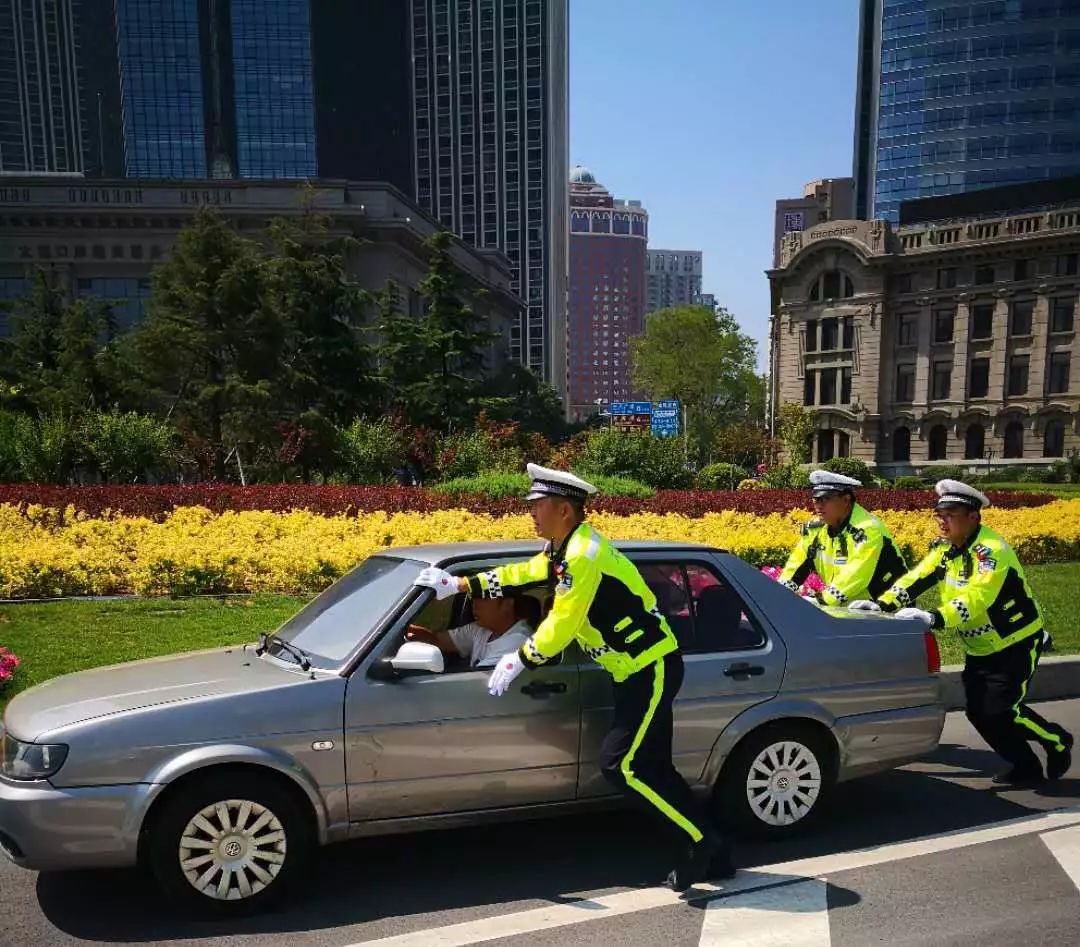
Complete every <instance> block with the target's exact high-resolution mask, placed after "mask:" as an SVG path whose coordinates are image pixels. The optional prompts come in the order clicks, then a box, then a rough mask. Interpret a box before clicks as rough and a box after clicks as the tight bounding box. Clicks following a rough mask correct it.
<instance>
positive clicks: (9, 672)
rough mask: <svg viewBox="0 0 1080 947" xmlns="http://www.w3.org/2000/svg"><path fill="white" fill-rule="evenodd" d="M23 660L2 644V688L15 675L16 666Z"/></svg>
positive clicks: (0, 648)
mask: <svg viewBox="0 0 1080 947" xmlns="http://www.w3.org/2000/svg"><path fill="white" fill-rule="evenodd" d="M20 664H22V662H21V661H20V660H19V659H18V658H17V657H16V656H15V655H14V654H12V653H11V652H10V651H9V650H8V649H7V648H5V647H4V646H3V645H0V688H3V686H4V685H5V684H6V683H7V682H8V681H10V680H11V678H12V677H13V676H14V675H15V668H17V667H18V666H19V665H20Z"/></svg>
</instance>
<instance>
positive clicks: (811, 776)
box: [714, 722, 836, 839]
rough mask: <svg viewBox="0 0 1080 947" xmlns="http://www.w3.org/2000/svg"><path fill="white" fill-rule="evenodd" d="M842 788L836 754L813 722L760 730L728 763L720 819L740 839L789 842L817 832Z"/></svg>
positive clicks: (719, 789) (719, 790) (722, 776)
mask: <svg viewBox="0 0 1080 947" xmlns="http://www.w3.org/2000/svg"><path fill="white" fill-rule="evenodd" d="M835 784H836V751H835V747H834V746H833V744H832V742H831V738H830V737H829V736H828V734H826V733H824V732H823V731H821V730H820V729H818V728H816V727H814V726H813V725H810V724H805V723H799V722H791V723H774V724H769V725H768V726H765V727H762V728H760V729H759V730H755V731H753V732H752V733H750V734H749V735H748V736H746V737H744V738H743V740H742V741H741V742H740V743H739V744H738V745H737V746H736V747H735V750H734V752H733V753H732V754H731V756H730V757H729V758H728V760H727V762H726V763H725V764H724V768H723V770H722V771H721V774H720V781H719V784H718V786H717V791H716V793H715V796H714V800H715V806H716V816H717V819H718V820H719V821H720V822H721V823H723V824H724V825H725V826H727V827H728V828H730V829H731V830H733V831H735V832H736V833H738V834H739V835H743V836H749V837H752V838H760V839H785V838H791V837H793V836H795V835H798V834H799V833H801V832H805V831H806V830H807V829H809V828H811V827H812V826H813V825H814V823H815V822H816V821H817V820H818V819H819V818H820V817H821V814H822V812H823V811H824V810H825V808H826V807H827V805H828V802H829V799H830V797H831V795H832V789H833V786H834V785H835Z"/></svg>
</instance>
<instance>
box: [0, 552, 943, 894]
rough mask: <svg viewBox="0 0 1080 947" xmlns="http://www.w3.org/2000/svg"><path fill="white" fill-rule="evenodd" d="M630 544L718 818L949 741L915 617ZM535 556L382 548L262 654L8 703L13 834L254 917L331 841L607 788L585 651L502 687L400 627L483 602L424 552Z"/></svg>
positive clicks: (596, 799) (573, 804) (117, 675)
mask: <svg viewBox="0 0 1080 947" xmlns="http://www.w3.org/2000/svg"><path fill="white" fill-rule="evenodd" d="M618 545H619V548H621V549H622V551H623V552H624V553H625V554H626V555H627V556H629V557H630V558H631V559H632V560H633V561H634V562H635V563H636V564H637V566H638V568H639V569H640V570H641V572H642V574H643V575H644V576H645V579H646V581H647V582H648V584H649V587H650V588H651V589H652V591H653V593H654V594H655V596H656V599H657V607H659V608H660V609H661V610H662V611H663V612H664V614H665V615H666V616H667V619H668V621H669V622H670V623H671V625H672V628H673V630H674V631H675V633H676V634H677V635H678V637H679V640H680V642H681V644H682V648H683V651H684V653H685V655H686V659H685V662H686V676H685V682H684V683H683V686H682V690H681V691H680V693H679V698H678V701H677V703H676V708H675V750H674V754H675V762H676V765H677V766H678V768H679V769H680V771H681V772H682V773H683V775H684V776H685V777H686V779H687V780H688V781H689V782H690V783H691V785H692V786H694V787H695V789H696V790H698V791H699V792H700V793H701V794H702V795H703V796H706V797H708V799H709V800H710V801H711V802H712V804H713V806H714V809H715V812H716V815H717V817H718V818H720V819H722V820H724V821H726V822H727V823H729V824H730V825H732V826H733V827H737V828H740V829H742V830H746V831H750V832H754V833H757V834H760V835H766V836H776V837H783V836H785V835H787V834H789V833H792V832H795V831H798V830H801V829H803V828H805V827H806V826H808V825H810V824H811V823H812V822H813V821H814V820H815V819H816V818H817V817H818V816H819V815H821V814H822V810H823V809H824V808H825V805H826V803H827V801H828V798H829V794H830V791H831V790H832V788H833V786H834V785H835V784H836V783H837V782H838V781H841V780H848V779H853V778H855V777H858V776H863V775H867V774H870V773H876V772H879V771H882V770H886V769H889V768H891V767H895V766H898V765H901V764H903V763H906V762H909V761H911V760H914V759H916V758H917V757H920V756H923V755H924V754H926V753H929V752H931V751H932V750H934V749H935V747H936V746H937V742H938V739H939V737H940V735H941V728H942V725H943V722H944V708H943V706H942V703H941V699H940V694H939V682H938V676H937V671H938V658H937V650H936V646H935V645H934V642H933V638H932V637H930V636H929V635H928V634H927V633H926V632H925V630H924V629H923V627H922V626H921V625H920V624H919V623H917V622H911V621H899V620H896V619H891V618H886V617H882V616H877V615H869V614H859V615H855V614H851V613H846V612H829V611H827V610H822V609H819V608H817V607H816V606H815V605H813V604H811V603H808V602H806V601H804V600H802V599H800V598H799V597H797V596H795V595H792V594H791V593H790V592H789V591H787V590H786V589H784V588H782V587H780V586H778V585H777V584H776V583H774V582H773V581H772V580H771V579H769V578H768V577H767V576H765V575H763V574H762V573H761V572H759V571H758V570H757V569H755V568H754V567H753V566H750V565H748V564H747V563H745V562H743V561H742V560H740V559H738V558H737V557H735V556H732V555H729V554H726V553H723V552H721V551H719V550H716V549H712V548H708V547H703V546H695V545H689V544H681V543H660V542H626V543H620V544H618ZM537 550H538V546H537V544H535V543H528V542H519V543H462V544H448V545H441V546H436V545H431V546H418V547H411V548H397V549H388V550H386V551H385V552H384V553H382V554H380V555H377V556H373V557H371V558H370V559H368V560H367V561H365V562H364V563H363V564H362V565H360V566H358V567H357V568H356V569H354V570H353V571H351V572H350V573H348V574H347V575H346V576H344V577H343V578H342V579H341V580H339V581H338V582H337V583H335V584H334V585H333V586H331V587H330V588H329V589H327V590H326V591H325V592H323V593H322V594H321V595H319V596H318V597H316V598H315V599H313V600H312V602H311V603H310V604H308V605H307V606H306V607H305V608H303V609H302V610H301V611H300V612H299V613H297V614H296V615H295V616H294V617H293V618H291V619H290V620H289V621H287V622H286V623H285V624H284V625H283V626H282V627H281V628H280V629H278V631H277V632H276V633H275V634H273V635H271V636H264V638H263V640H262V641H261V643H260V644H258V645H256V644H249V645H243V646H237V647H231V648H218V649H214V650H210V651H201V652H196V653H191V654H183V655H176V656H172V657H165V658H157V659H152V660H148V661H138V662H134V663H130V664H123V665H117V666H114V667H109V668H99V669H96V670H91V671H83V672H80V673H78V674H71V675H67V676H65V677H60V678H57V679H55V680H52V681H49V682H47V683H45V684H42V685H40V686H38V687H35V688H32V689H30V690H27V691H25V692H24V693H22V694H19V695H18V696H17V697H15V698H14V699H13V700H12V701H11V703H10V704H9V705H8V707H7V710H6V712H5V714H4V719H3V726H2V728H0V738H2V745H3V750H2V754H0V849H2V850H3V851H4V852H5V853H6V855H7V856H8V857H9V858H10V859H12V860H13V861H14V862H16V863H17V864H19V865H23V866H25V867H27V868H32V869H38V870H42V871H49V870H59V869H75V868H95V867H105V866H133V865H143V866H145V867H146V868H147V869H148V870H150V871H151V872H152V873H153V875H154V877H155V878H156V879H157V881H158V883H159V884H160V885H161V887H162V888H163V889H164V890H165V891H166V892H167V893H168V894H169V895H171V896H172V897H174V898H176V899H179V900H180V901H182V902H185V904H186V906H188V907H192V906H194V907H196V908H203V909H206V910H210V911H219V912H230V911H249V910H252V909H254V908H256V907H258V906H260V905H261V904H263V903H264V902H265V901H266V900H267V899H268V898H271V897H276V896H277V895H278V894H279V893H281V892H282V891H283V890H284V889H286V888H287V887H288V886H289V884H290V882H292V881H295V880H297V879H298V878H299V877H300V876H302V875H303V870H302V866H303V864H304V862H305V860H306V859H307V858H308V857H309V856H310V855H311V854H312V853H313V851H314V850H315V849H316V847H317V846H319V845H322V844H327V843H330V842H336V841H341V840H344V839H349V838H355V837H358V836H365V835H375V834H382V833H391V832H411V831H416V830H420V829H426V828H434V827H446V826H449V825H466V824H472V823H477V822H480V821H483V820H499V819H512V818H518V817H530V818H532V817H536V816H537V815H544V814H551V815H557V814H559V813H562V812H566V811H568V810H571V809H575V808H582V807H588V806H595V805H610V804H611V802H612V800H611V797H610V795H609V793H610V789H609V787H608V785H607V783H606V782H605V781H604V780H603V778H602V777H601V775H600V772H599V770H598V768H597V765H596V759H597V755H598V750H599V746H600V741H601V739H602V737H603V735H604V733H605V731H606V729H607V727H608V723H609V716H610V712H611V710H610V708H611V700H612V696H611V684H610V680H609V677H608V675H607V674H606V673H605V672H604V671H603V670H601V669H600V668H599V667H597V666H596V665H595V664H594V663H592V662H591V661H590V660H589V659H588V658H587V657H586V656H585V655H583V654H582V653H581V652H580V651H578V650H577V649H576V647H571V648H570V649H568V650H567V651H566V652H564V654H563V655H562V658H561V660H560V661H559V662H558V663H554V664H551V665H547V666H545V667H543V668H540V669H538V670H536V671H534V672H532V673H527V674H525V675H523V676H522V677H520V678H519V679H518V681H516V682H515V684H514V686H513V688H512V689H511V690H510V691H509V692H508V693H507V694H506V695H504V696H503V697H500V698H493V697H491V696H490V695H489V694H488V692H487V688H486V687H485V683H486V680H487V676H488V671H487V670H484V669H476V668H470V667H469V666H468V663H467V662H461V663H460V665H458V664H455V663H454V662H452V661H450V660H449V659H444V655H443V653H442V652H441V651H439V650H438V649H437V648H436V647H434V646H431V645H426V644H422V643H419V642H416V641H408V642H406V641H405V640H404V636H405V631H406V628H407V626H408V625H409V624H410V623H413V622H416V623H420V624H423V625H424V626H426V627H428V628H434V629H440V628H443V629H445V628H449V627H456V626H457V625H459V624H462V623H463V622H466V621H468V620H469V618H470V617H471V616H470V614H469V611H470V604H469V602H468V600H467V599H466V598H465V597H464V596H459V597H457V598H451V599H447V600H445V601H443V602H437V601H435V599H434V598H433V596H432V593H431V592H430V591H428V590H424V589H420V588H417V587H414V586H413V584H412V583H413V579H415V578H416V576H417V575H418V574H419V573H420V571H421V570H422V569H423V568H425V567H426V566H429V565H435V566H441V567H443V568H446V569H449V570H451V571H452V572H456V573H460V574H467V573H472V572H475V571H479V570H482V569H485V568H489V567H491V566H492V565H494V564H496V563H499V562H507V561H512V560H520V559H523V558H526V557H528V556H530V555H533V554H535V553H536V552H537ZM530 594H534V595H535V596H536V597H538V598H539V599H540V602H539V604H540V605H541V607H545V606H546V605H547V604H549V603H548V601H547V592H546V590H544V589H538V590H533V592H532V593H530Z"/></svg>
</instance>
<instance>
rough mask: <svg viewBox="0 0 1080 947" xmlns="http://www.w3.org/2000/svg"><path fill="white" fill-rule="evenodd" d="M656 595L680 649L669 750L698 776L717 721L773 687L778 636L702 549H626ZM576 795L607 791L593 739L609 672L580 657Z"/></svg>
mask: <svg viewBox="0 0 1080 947" xmlns="http://www.w3.org/2000/svg"><path fill="white" fill-rule="evenodd" d="M627 556H628V557H629V558H630V559H631V560H633V562H634V563H635V564H636V565H637V566H638V568H639V569H640V570H641V573H642V576H643V577H644V578H645V581H646V583H647V584H648V586H649V588H650V589H652V591H653V594H655V595H656V599H657V607H658V608H659V609H660V610H661V611H662V612H663V613H664V616H665V617H666V618H667V620H668V623H669V624H670V625H671V628H672V630H673V631H674V632H675V634H676V637H678V638H679V644H680V648H681V650H682V652H683V655H684V657H683V663H684V666H685V672H686V673H685V677H684V679H683V685H682V687H681V688H680V690H679V695H678V698H677V699H676V701H675V733H674V743H673V751H672V757H673V759H674V762H675V765H676V767H677V768H678V770H679V771H680V772H681V773H682V775H683V777H684V778H685V779H686V780H687V781H688V782H690V783H693V782H695V781H697V780H698V779H700V778H701V775H702V772H703V771H704V768H705V763H706V761H707V760H708V758H709V754H710V752H711V751H712V748H713V745H714V744H715V743H716V740H717V738H718V737H719V736H720V734H721V732H723V730H724V728H725V727H726V726H727V725H728V724H729V723H730V722H731V721H732V720H734V719H735V717H737V716H738V715H739V714H741V713H742V712H743V711H744V710H746V709H747V708H749V707H752V706H753V705H754V704H758V703H761V702H762V701H766V700H769V699H771V698H772V697H773V696H775V694H776V693H777V691H778V690H779V689H780V684H781V682H782V680H783V676H784V666H785V661H786V651H785V648H784V644H783V642H782V641H781V640H780V639H779V637H777V636H776V634H775V633H774V632H772V630H771V627H770V626H768V625H767V623H766V622H764V621H763V620H762V619H761V616H760V615H758V614H757V612H756V610H755V609H754V608H753V607H751V606H749V605H748V604H747V603H746V601H745V599H744V597H743V596H742V595H741V594H740V592H739V589H738V585H737V581H736V580H735V579H734V578H733V577H732V576H730V575H728V574H727V573H726V571H725V569H724V567H723V565H722V563H721V562H720V560H718V559H717V558H715V557H713V556H711V555H709V554H708V553H705V552H688V553H685V554H679V553H676V554H672V553H671V552H666V553H665V552H640V553H634V552H632V551H630V552H627ZM580 660H581V661H582V665H581V708H582V709H581V717H582V720H581V766H580V776H579V780H578V796H579V797H588V796H600V795H607V794H610V793H611V787H610V785H609V784H608V783H607V782H606V781H605V780H604V778H603V777H602V776H601V775H600V771H599V767H598V764H597V760H598V758H599V750H600V743H601V741H602V740H603V738H604V735H605V734H606V733H607V730H608V727H609V725H610V723H611V705H612V690H611V687H612V685H611V677H610V675H609V674H608V673H607V672H606V671H604V670H602V669H601V668H600V667H598V666H597V665H596V664H595V663H593V662H591V661H588V659H587V658H584V657H582V658H581V659H580Z"/></svg>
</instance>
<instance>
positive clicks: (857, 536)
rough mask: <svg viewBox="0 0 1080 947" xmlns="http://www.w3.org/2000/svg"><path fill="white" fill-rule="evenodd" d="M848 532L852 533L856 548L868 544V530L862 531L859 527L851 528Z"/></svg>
mask: <svg viewBox="0 0 1080 947" xmlns="http://www.w3.org/2000/svg"><path fill="white" fill-rule="evenodd" d="M848 532H849V533H851V538H852V539H854V540H855V545H856V546H861V545H862V544H863V543H864V542H866V530H865V529H860V528H859V527H858V526H849V527H848Z"/></svg>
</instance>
